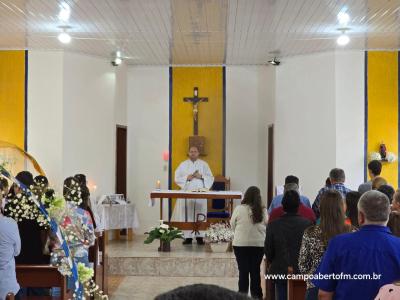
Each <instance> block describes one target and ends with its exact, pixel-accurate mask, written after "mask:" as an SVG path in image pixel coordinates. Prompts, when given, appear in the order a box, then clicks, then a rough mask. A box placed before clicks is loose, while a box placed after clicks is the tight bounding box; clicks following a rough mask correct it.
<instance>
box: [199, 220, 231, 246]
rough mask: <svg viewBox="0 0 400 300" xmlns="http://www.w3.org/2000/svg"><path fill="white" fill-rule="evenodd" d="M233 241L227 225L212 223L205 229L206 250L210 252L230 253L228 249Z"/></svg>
mask: <svg viewBox="0 0 400 300" xmlns="http://www.w3.org/2000/svg"><path fill="white" fill-rule="evenodd" d="M232 240H233V230H232V228H231V227H230V225H229V224H227V223H214V224H211V225H210V227H208V228H207V231H206V233H205V241H206V243H207V247H206V250H207V251H211V252H227V251H231V250H230V248H231V247H229V246H230V244H231V242H232Z"/></svg>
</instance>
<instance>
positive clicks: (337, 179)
mask: <svg viewBox="0 0 400 300" xmlns="http://www.w3.org/2000/svg"><path fill="white" fill-rule="evenodd" d="M329 179H330V181H331V184H335V183H344V182H345V180H346V175H345V174H344V171H343V169H339V168H334V169H332V170H331V171H330V172H329Z"/></svg>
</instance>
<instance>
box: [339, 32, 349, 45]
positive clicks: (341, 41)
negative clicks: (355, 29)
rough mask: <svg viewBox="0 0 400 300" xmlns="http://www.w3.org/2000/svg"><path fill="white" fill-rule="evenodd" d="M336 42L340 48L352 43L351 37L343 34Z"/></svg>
mask: <svg viewBox="0 0 400 300" xmlns="http://www.w3.org/2000/svg"><path fill="white" fill-rule="evenodd" d="M336 42H337V44H338V45H339V46H346V45H347V44H348V43H349V42H350V37H349V36H348V35H347V34H341V35H340V36H339V37H338V38H337V40H336Z"/></svg>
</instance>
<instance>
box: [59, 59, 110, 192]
mask: <svg viewBox="0 0 400 300" xmlns="http://www.w3.org/2000/svg"><path fill="white" fill-rule="evenodd" d="M115 93H116V75H115V68H114V67H112V66H111V64H110V63H109V62H108V61H107V60H105V59H100V58H96V57H89V56H85V55H79V54H71V53H65V54H64V94H63V96H64V105H63V112H64V118H63V128H64V130H63V137H64V147H63V148H64V149H63V158H64V166H63V177H64V178H65V177H67V176H71V175H72V176H73V175H74V174H77V173H83V174H86V176H87V178H88V180H89V182H93V183H94V184H96V186H97V190H96V191H95V193H94V194H95V195H101V194H109V193H114V192H115V135H116V133H115V132H116V129H115V128H116V125H115V124H116V122H115V108H114V107H115V103H116V101H115Z"/></svg>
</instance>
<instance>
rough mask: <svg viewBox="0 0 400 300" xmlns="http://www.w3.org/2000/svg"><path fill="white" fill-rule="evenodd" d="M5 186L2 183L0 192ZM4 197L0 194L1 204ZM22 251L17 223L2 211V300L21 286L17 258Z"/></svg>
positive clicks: (0, 269)
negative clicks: (17, 274)
mask: <svg viewBox="0 0 400 300" xmlns="http://www.w3.org/2000/svg"><path fill="white" fill-rule="evenodd" d="M3 187H4V186H3V185H2V181H0V190H2V188H3ZM2 200H3V196H2V194H0V204H1V203H2ZM20 250H21V240H20V237H19V232H18V225H17V223H16V222H15V221H14V220H13V219H11V218H8V217H5V216H4V215H3V214H2V213H1V211H0V274H1V275H0V299H5V297H6V295H7V294H8V293H14V294H17V293H18V291H19V284H18V282H17V277H16V274H15V258H14V257H15V256H17V255H18V254H19V252H20Z"/></svg>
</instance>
